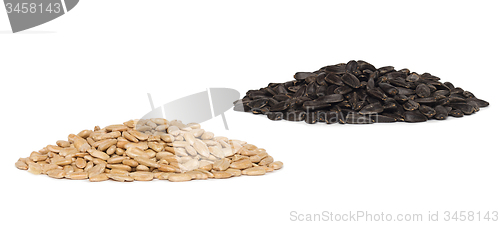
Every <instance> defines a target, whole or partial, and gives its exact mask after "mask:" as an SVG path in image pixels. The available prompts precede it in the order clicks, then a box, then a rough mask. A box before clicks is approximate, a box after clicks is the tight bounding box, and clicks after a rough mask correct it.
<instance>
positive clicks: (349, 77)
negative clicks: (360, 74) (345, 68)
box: [341, 73, 361, 88]
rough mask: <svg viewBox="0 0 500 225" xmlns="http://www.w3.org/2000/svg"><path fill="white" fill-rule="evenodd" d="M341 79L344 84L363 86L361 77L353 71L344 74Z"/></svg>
mask: <svg viewBox="0 0 500 225" xmlns="http://www.w3.org/2000/svg"><path fill="white" fill-rule="evenodd" d="M341 79H342V82H344V84H347V85H349V86H351V87H352V88H359V87H361V82H360V81H359V79H358V78H357V77H356V76H354V75H353V74H351V73H346V74H344V75H343V76H342V78H341Z"/></svg>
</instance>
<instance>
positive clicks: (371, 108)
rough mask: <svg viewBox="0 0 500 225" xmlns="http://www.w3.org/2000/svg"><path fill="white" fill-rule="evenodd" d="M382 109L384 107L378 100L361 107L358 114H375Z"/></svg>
mask: <svg viewBox="0 0 500 225" xmlns="http://www.w3.org/2000/svg"><path fill="white" fill-rule="evenodd" d="M383 111H384V107H383V106H382V104H380V102H377V103H372V104H369V105H366V106H365V107H363V108H362V109H361V110H360V111H359V114H361V115H366V114H377V113H381V112H383Z"/></svg>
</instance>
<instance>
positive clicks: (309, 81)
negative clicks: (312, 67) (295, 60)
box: [304, 74, 318, 84]
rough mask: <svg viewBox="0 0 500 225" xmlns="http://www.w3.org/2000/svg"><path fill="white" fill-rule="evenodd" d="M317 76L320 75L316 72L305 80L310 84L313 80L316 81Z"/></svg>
mask: <svg viewBox="0 0 500 225" xmlns="http://www.w3.org/2000/svg"><path fill="white" fill-rule="evenodd" d="M316 77H318V75H317V74H314V75H311V76H308V77H306V79H305V80H304V81H305V82H306V84H310V83H313V82H314V83H316Z"/></svg>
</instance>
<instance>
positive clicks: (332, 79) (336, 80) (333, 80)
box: [325, 74, 344, 86]
mask: <svg viewBox="0 0 500 225" xmlns="http://www.w3.org/2000/svg"><path fill="white" fill-rule="evenodd" d="M325 81H326V82H328V83H330V84H335V85H338V86H341V85H343V84H344V82H342V79H341V78H340V76H339V75H337V74H328V75H326V77H325Z"/></svg>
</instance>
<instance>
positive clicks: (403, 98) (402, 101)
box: [394, 94, 408, 103]
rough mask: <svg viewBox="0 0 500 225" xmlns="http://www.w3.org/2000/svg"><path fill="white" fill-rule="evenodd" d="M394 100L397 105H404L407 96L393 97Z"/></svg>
mask: <svg viewBox="0 0 500 225" xmlns="http://www.w3.org/2000/svg"><path fill="white" fill-rule="evenodd" d="M394 100H396V101H397V102H398V103H405V102H406V101H408V96H406V95H401V94H399V95H396V96H394Z"/></svg>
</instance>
